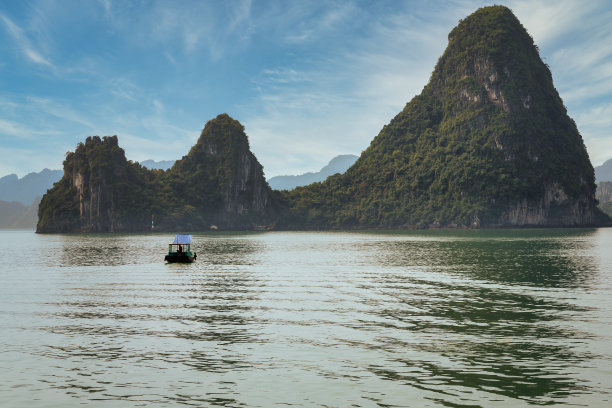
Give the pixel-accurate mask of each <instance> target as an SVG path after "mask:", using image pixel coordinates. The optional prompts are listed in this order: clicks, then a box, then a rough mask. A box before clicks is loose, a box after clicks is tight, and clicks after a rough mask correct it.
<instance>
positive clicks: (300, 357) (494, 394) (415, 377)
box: [0, 229, 612, 407]
mask: <svg viewBox="0 0 612 408" xmlns="http://www.w3.org/2000/svg"><path fill="white" fill-rule="evenodd" d="M172 237H173V236H172V235H171V234H154V235H126V234H122V235H119V234H109V235H36V234H34V233H32V232H26V231H1V232H0V256H1V259H2V260H3V263H2V266H0V279H1V282H2V283H1V284H0V333H1V335H0V400H1V401H2V406H6V407H32V406H36V407H66V406H79V405H82V404H89V405H91V406H96V407H126V406H152V407H156V406H159V407H161V406H182V405H184V406H196V407H207V406H226V407H271V406H298V407H311V406H321V407H347V406H356V407H379V406H390V407H406V406H407V407H415V406H429V407H435V406H446V407H448V406H451V407H462V406H470V407H471V406H483V407H497V406H500V407H516V406H526V405H546V404H558V405H560V406H563V405H572V406H591V407H603V406H610V405H612V395H610V393H611V392H612V229H571V230H570V229H550V230H491V231H485V230H481V231H406V232H389V233H384V232H367V233H366V232H362V233H358V232H354V233H345V232H333V233H324V232H309V233H298V232H269V233H261V234H256V233H245V234H235V235H228V234H199V235H198V234H195V235H194V239H193V241H194V243H195V244H194V247H195V250H196V251H197V253H198V259H197V261H196V262H195V263H193V264H190V265H180V264H172V265H167V264H164V263H163V257H164V255H165V251H166V250H167V244H168V243H169V242H171V240H172Z"/></svg>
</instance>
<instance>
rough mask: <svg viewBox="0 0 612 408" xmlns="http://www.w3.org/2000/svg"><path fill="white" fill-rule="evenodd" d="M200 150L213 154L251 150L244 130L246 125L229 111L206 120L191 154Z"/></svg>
mask: <svg viewBox="0 0 612 408" xmlns="http://www.w3.org/2000/svg"><path fill="white" fill-rule="evenodd" d="M199 150H203V151H205V152H206V153H208V154H211V155H217V154H218V153H219V152H223V151H226V152H227V151H233V150H242V151H245V150H249V140H248V138H247V135H246V133H245V132H244V126H242V124H241V123H240V122H238V121H237V120H235V119H233V118H232V117H231V116H229V115H228V114H227V113H222V114H220V115H218V116H217V117H216V118H214V119H211V120H209V121H208V122H206V125H204V129H202V133H201V134H200V138H199V139H198V141H197V143H196V144H195V146H193V148H192V151H191V152H190V154H192V153H195V152H196V151H199Z"/></svg>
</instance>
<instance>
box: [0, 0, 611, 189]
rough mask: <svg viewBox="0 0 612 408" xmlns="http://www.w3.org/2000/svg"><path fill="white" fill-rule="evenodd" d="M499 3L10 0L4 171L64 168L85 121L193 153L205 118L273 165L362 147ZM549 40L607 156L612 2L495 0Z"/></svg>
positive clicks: (5, 23) (566, 96)
mask: <svg viewBox="0 0 612 408" xmlns="http://www.w3.org/2000/svg"><path fill="white" fill-rule="evenodd" d="M492 3H493V2H487V1H475V0H469V1H468V0H463V1H462V0H457V1H416V0H411V1H376V2H371V1H367V0H364V1H360V0H354V1H349V0H346V1H314V0H313V1H306V0H302V1H298V0H295V1H294V0H278V1H274V0H270V1H267V0H266V1H258V0H252V1H250V0H232V1H222V0H214V1H213V0H211V1H188V0H183V1H154V0H146V1H144V0H143V1H129V0H122V1H119V0H99V1H94V0H90V1H82V0H76V1H72V0H55V1H54V0H40V1H6V2H2V3H0V176H3V175H6V174H10V173H17V174H18V175H19V176H23V175H25V174H27V173H29V172H32V171H40V170H42V169H43V168H45V167H47V168H52V169H59V168H61V166H62V164H61V163H62V160H63V158H64V155H65V153H66V152H67V151H72V150H74V148H75V146H76V144H77V143H78V142H80V141H83V140H84V139H85V138H86V137H87V136H89V135H100V136H103V135H113V134H116V135H118V136H119V144H120V146H121V147H123V148H124V149H125V151H126V156H127V157H128V159H131V160H145V159H154V160H168V159H177V158H180V157H181V156H182V155H185V154H186V153H187V152H188V150H189V148H190V147H191V146H192V145H193V144H194V143H195V141H196V140H197V138H198V137H199V135H200V132H201V130H202V128H203V126H204V124H205V123H206V121H208V120H209V119H211V118H214V117H215V116H217V115H218V114H219V113H223V112H226V113H228V114H230V115H231V116H232V117H234V118H235V119H237V120H239V121H240V122H241V123H242V124H243V125H244V126H245V128H246V132H247V134H248V136H249V140H250V144H251V149H252V150H253V152H254V153H255V155H256V156H257V158H258V159H259V161H260V162H261V164H262V165H263V166H264V171H265V173H266V176H267V177H272V176H276V175H280V174H299V173H303V172H306V171H316V170H318V169H320V168H321V167H322V166H323V165H325V164H326V163H327V162H328V161H329V160H330V159H331V158H332V157H334V156H336V155H338V154H347V153H353V154H360V153H361V151H363V150H364V149H365V148H366V147H367V146H368V145H369V143H370V141H371V140H372V139H373V138H374V137H375V136H376V135H377V134H378V132H379V131H380V129H381V128H382V126H383V125H385V124H387V123H388V122H389V121H390V120H391V118H393V116H395V115H396V114H397V113H398V112H399V111H400V110H401V109H402V108H403V107H404V105H405V104H406V103H407V102H408V101H410V99H412V97H414V96H415V95H416V94H418V93H420V92H421V90H422V89H423V86H424V85H425V84H426V83H427V81H428V79H429V76H430V74H431V72H432V70H433V68H434V66H435V63H436V61H437V59H438V57H439V56H440V55H441V54H442V52H443V51H444V49H445V47H446V45H447V34H448V32H449V31H450V30H451V29H452V28H453V27H454V26H455V25H456V24H457V22H458V20H459V19H461V18H464V17H466V16H467V15H469V14H471V13H472V12H474V11H475V10H476V9H477V8H479V7H482V6H485V5H490V4H492ZM496 3H502V4H505V5H507V6H509V7H510V8H511V9H512V10H513V11H514V13H515V14H516V16H517V17H518V18H519V19H520V20H521V22H522V23H523V25H524V26H525V27H526V28H527V30H528V31H529V33H530V34H531V35H532V36H533V38H534V40H535V42H536V44H537V45H538V46H539V48H540V54H541V56H542V57H543V59H544V60H545V62H547V63H548V64H549V65H550V67H551V70H552V74H553V79H554V82H555V86H556V88H557V90H558V91H559V93H560V94H561V97H562V98H563V100H564V102H565V105H566V106H567V107H568V111H569V114H570V116H571V117H572V118H574V120H575V121H576V123H577V124H578V128H579V130H580V132H581V134H582V136H583V138H584V140H585V144H586V146H587V150H588V152H589V155H590V157H591V161H592V163H593V165H595V166H597V165H600V164H601V163H603V162H604V161H605V160H607V159H609V158H612V24H611V23H610V22H611V21H612V6H611V5H610V3H609V2H608V1H605V0H601V1H588V2H585V1H567V0H559V1H554V2H553V1H533V0H529V1H523V0H517V1H501V2H500V1H498V2H496Z"/></svg>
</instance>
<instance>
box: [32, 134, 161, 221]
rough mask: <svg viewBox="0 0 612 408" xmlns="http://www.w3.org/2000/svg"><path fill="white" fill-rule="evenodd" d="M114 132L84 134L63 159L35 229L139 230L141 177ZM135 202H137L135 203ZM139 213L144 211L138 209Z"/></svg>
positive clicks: (145, 215)
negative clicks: (59, 176)
mask: <svg viewBox="0 0 612 408" xmlns="http://www.w3.org/2000/svg"><path fill="white" fill-rule="evenodd" d="M138 170H139V167H137V166H134V165H133V164H132V163H130V162H128V161H127V160H126V158H125V154H124V152H123V149H121V148H120V147H119V145H118V140H117V136H105V137H103V138H100V137H98V136H93V137H88V138H87V140H86V141H85V143H80V144H79V145H78V146H77V148H76V150H75V152H74V153H68V154H67V155H66V160H65V161H64V176H63V177H62V179H61V180H60V181H59V182H58V183H56V185H55V186H54V187H53V188H52V189H51V190H49V192H48V193H47V194H45V196H44V197H43V199H42V201H41V204H40V206H39V222H38V226H37V231H38V232H77V231H79V232H115V231H140V230H142V229H144V228H146V227H147V226H148V224H149V222H150V221H149V219H150V211H148V209H147V204H148V199H147V194H145V193H144V191H143V190H144V187H145V186H144V184H145V182H144V177H143V175H142V173H141V172H139V171H138ZM137 203H138V204H137ZM143 211H144V212H143Z"/></svg>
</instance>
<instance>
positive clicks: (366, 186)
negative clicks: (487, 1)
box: [289, 6, 596, 227]
mask: <svg viewBox="0 0 612 408" xmlns="http://www.w3.org/2000/svg"><path fill="white" fill-rule="evenodd" d="M448 38H449V42H448V46H447V48H446V50H445V52H444V53H443V55H442V56H441V57H440V59H439V60H438V63H437V64H436V67H435V69H434V71H433V72H432V75H431V77H430V81H429V83H428V84H427V85H426V86H425V87H424V89H423V91H422V92H421V94H420V95H417V96H416V97H414V98H413V99H412V100H411V101H410V102H409V103H407V104H406V106H405V107H404V109H403V110H402V111H401V112H400V113H399V114H398V115H397V116H396V117H395V118H393V119H392V120H391V122H390V123H389V124H388V125H386V126H385V127H383V129H382V130H381V132H380V133H379V134H378V136H376V137H375V138H374V140H373V141H372V143H371V144H370V146H369V147H368V148H367V149H366V150H365V151H364V152H363V154H362V155H361V157H360V158H359V160H357V162H356V163H355V165H354V166H353V167H351V168H350V169H349V170H348V171H347V173H346V174H345V175H342V176H339V177H334V178H331V179H328V181H326V182H325V183H324V184H323V185H322V186H312V187H305V188H303V189H297V190H296V191H294V192H291V193H289V199H290V200H292V201H293V202H294V203H299V205H297V204H295V205H293V207H292V209H293V211H294V213H295V214H296V215H297V217H296V219H297V220H294V221H293V222H295V223H297V222H302V223H304V224H311V223H318V224H321V225H337V226H349V225H350V226H363V227H372V226H376V227H380V226H410V225H480V226H483V225H485V226H496V225H497V226H521V225H541V226H546V225H588V224H592V223H594V222H596V209H595V200H594V192H595V185H594V179H593V167H592V166H591V163H590V161H589V157H588V154H587V152H586V148H585V146H584V143H583V141H582V137H581V136H580V133H579V132H578V130H577V128H576V124H575V123H574V121H573V120H572V119H571V118H570V117H569V116H568V115H567V111H566V108H565V106H564V105H563V102H562V100H561V98H560V97H559V94H558V93H557V91H556V89H555V88H554V86H553V82H552V75H551V73H550V70H549V69H548V67H547V66H546V64H544V63H543V62H542V60H541V59H540V56H539V52H538V49H537V47H536V46H535V45H534V42H533V39H532V38H531V36H530V35H529V34H528V33H527V31H526V30H525V28H524V27H523V26H522V25H521V23H520V22H519V21H518V19H517V18H516V17H515V16H514V15H513V14H512V12H511V11H510V10H509V9H508V8H506V7H502V6H493V7H485V8H482V9H479V10H477V11H476V12H475V13H473V14H472V15H470V16H468V17H466V18H465V19H464V20H462V21H460V23H459V24H458V25H457V27H455V28H454V29H453V30H452V31H451V33H450V34H449V37H448ZM312 196H315V199H312V198H310V197H312ZM322 196H323V197H325V199H323V198H322ZM310 201H311V202H310ZM307 203H309V205H308V204H307ZM302 209H305V210H302Z"/></svg>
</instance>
